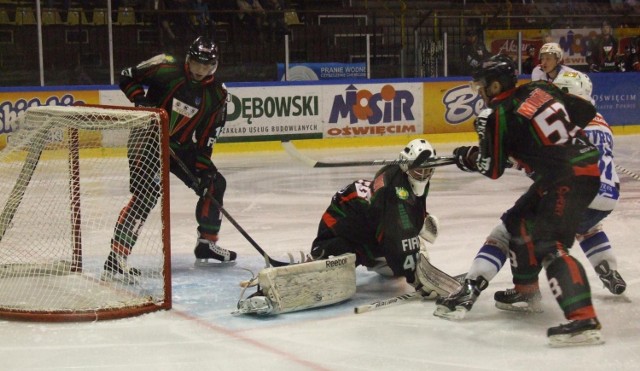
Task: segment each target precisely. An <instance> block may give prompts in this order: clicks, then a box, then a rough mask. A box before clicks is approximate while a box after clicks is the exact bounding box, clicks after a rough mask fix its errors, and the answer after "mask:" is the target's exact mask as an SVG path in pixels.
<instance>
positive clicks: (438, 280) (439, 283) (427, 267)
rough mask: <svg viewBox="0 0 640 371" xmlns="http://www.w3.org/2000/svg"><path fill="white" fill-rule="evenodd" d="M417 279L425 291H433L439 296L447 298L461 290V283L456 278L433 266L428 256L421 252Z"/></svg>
mask: <svg viewBox="0 0 640 371" xmlns="http://www.w3.org/2000/svg"><path fill="white" fill-rule="evenodd" d="M416 279H418V280H419V281H420V283H421V284H422V286H423V290H425V291H428V290H433V291H435V292H436V293H437V294H438V295H439V296H442V297H446V296H449V294H451V293H452V292H456V291H457V290H459V289H460V287H461V286H460V282H458V281H457V280H456V279H455V278H453V277H451V276H450V275H448V274H446V273H445V272H443V271H441V270H440V269H438V268H436V267H434V266H433V265H431V262H429V258H428V257H427V255H426V254H425V253H424V252H423V251H421V252H420V254H419V255H418V265H417V267H416Z"/></svg>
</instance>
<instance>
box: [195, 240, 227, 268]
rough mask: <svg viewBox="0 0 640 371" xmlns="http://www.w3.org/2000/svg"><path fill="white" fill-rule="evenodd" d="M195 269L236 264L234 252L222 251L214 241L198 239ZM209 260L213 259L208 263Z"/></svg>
mask: <svg viewBox="0 0 640 371" xmlns="http://www.w3.org/2000/svg"><path fill="white" fill-rule="evenodd" d="M193 252H194V254H195V255H196V262H195V266H196V267H216V266H217V267H222V266H233V265H235V264H236V257H237V254H236V253H235V252H234V251H231V250H227V249H223V248H222V247H220V246H218V245H217V244H216V243H215V242H214V241H209V240H205V239H202V238H199V239H198V243H197V245H196V248H195V250H194V251H193ZM209 259H213V260H212V261H209Z"/></svg>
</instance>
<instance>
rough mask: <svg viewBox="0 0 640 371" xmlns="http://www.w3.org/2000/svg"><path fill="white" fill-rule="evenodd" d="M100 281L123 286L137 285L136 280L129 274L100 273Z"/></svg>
mask: <svg viewBox="0 0 640 371" xmlns="http://www.w3.org/2000/svg"><path fill="white" fill-rule="evenodd" d="M100 280H101V281H104V282H117V283H122V284H125V285H137V284H138V279H137V278H136V276H133V275H130V274H120V273H111V272H102V274H101V275H100Z"/></svg>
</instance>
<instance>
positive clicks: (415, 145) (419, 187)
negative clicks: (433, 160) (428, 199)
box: [400, 139, 436, 197]
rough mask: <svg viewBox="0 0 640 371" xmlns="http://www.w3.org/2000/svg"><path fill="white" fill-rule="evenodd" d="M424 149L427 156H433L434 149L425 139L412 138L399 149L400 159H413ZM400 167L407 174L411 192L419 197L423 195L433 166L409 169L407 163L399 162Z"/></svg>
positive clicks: (434, 153)
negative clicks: (427, 153)
mask: <svg viewBox="0 0 640 371" xmlns="http://www.w3.org/2000/svg"><path fill="white" fill-rule="evenodd" d="M424 151H428V152H429V156H428V157H435V155H436V150H435V149H433V147H432V146H431V143H429V142H428V141H427V140H425V139H414V140H412V141H411V142H409V144H407V146H406V147H404V149H403V150H402V151H400V160H407V161H414V160H415V159H416V158H417V157H418V155H419V154H420V153H422V152H424ZM400 169H402V171H404V172H405V173H406V174H407V178H408V179H409V184H411V190H412V191H413V193H414V194H415V195H416V196H418V197H420V196H422V195H424V192H425V189H426V188H427V184H429V180H430V179H431V176H432V175H433V171H434V169H433V168H429V169H427V168H415V169H411V170H409V164H401V165H400Z"/></svg>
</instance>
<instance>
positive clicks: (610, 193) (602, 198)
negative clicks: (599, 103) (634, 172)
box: [584, 113, 620, 211]
mask: <svg viewBox="0 0 640 371" xmlns="http://www.w3.org/2000/svg"><path fill="white" fill-rule="evenodd" d="M584 132H585V134H586V135H587V136H588V137H589V141H590V142H591V143H592V144H593V145H595V146H596V147H598V151H599V152H600V159H599V162H598V166H599V167H600V190H599V191H598V195H597V196H596V197H595V198H594V199H593V201H592V202H591V204H590V205H589V208H590V209H594V210H601V211H611V210H613V209H614V208H615V206H616V203H617V202H618V198H619V197H620V189H619V187H620V179H619V178H618V173H616V168H615V165H614V163H613V133H612V132H611V128H610V127H609V124H607V122H606V121H605V119H604V117H602V115H600V114H599V113H598V114H597V115H596V117H594V118H593V120H592V121H591V122H590V123H589V125H587V126H586V127H585V128H584Z"/></svg>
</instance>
